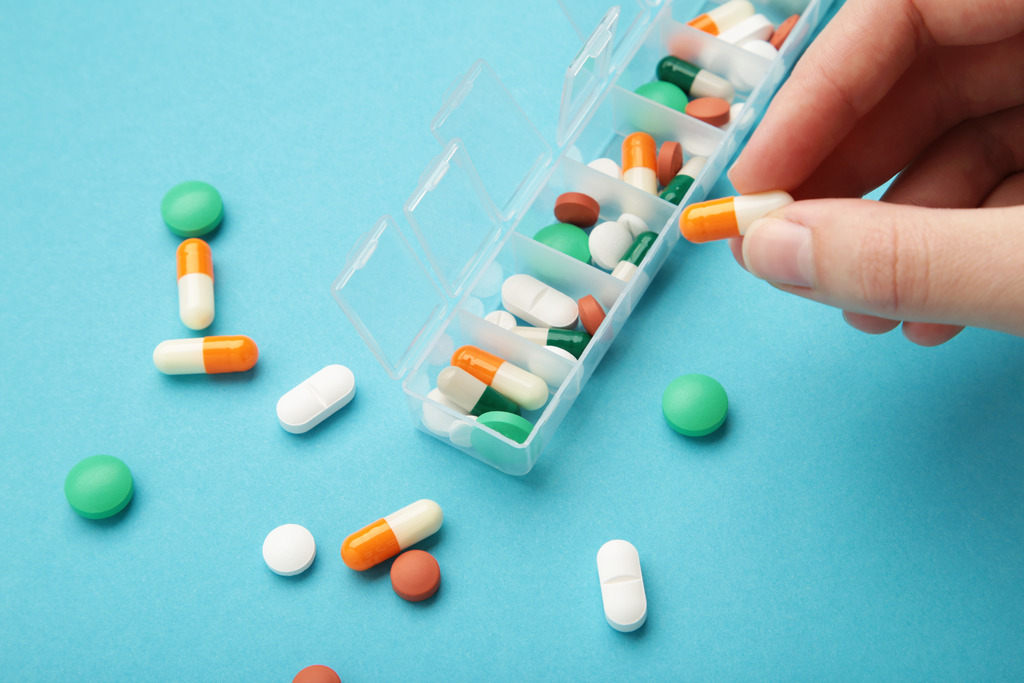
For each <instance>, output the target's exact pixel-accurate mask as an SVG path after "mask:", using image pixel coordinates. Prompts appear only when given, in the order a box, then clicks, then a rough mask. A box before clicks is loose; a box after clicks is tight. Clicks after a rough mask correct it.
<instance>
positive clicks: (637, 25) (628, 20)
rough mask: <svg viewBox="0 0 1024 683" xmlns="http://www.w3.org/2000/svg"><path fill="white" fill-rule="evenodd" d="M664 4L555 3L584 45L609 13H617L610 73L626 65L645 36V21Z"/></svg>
mask: <svg viewBox="0 0 1024 683" xmlns="http://www.w3.org/2000/svg"><path fill="white" fill-rule="evenodd" d="M663 3H664V0H623V1H622V2H621V3H620V4H619V5H614V6H609V5H605V4H603V3H599V2H594V0H558V4H559V6H561V8H562V12H563V13H565V16H566V18H567V19H568V20H569V23H570V24H572V27H573V30H575V31H576V34H577V35H578V36H579V37H580V40H581V41H582V42H584V43H585V42H587V39H588V38H589V37H590V36H591V35H592V34H593V32H594V28H595V27H596V26H598V25H599V24H600V23H601V22H602V21H603V20H604V18H605V16H606V15H607V14H608V12H609V11H611V10H612V9H617V10H618V13H619V19H618V29H617V31H616V34H615V36H614V40H613V41H612V45H611V47H612V52H611V54H612V55H613V62H614V65H613V69H614V67H617V66H618V65H620V64H622V63H623V62H624V61H625V59H626V58H627V56H628V54H629V53H630V52H631V50H632V47H633V46H634V45H635V44H636V41H637V40H638V39H639V38H640V35H641V34H642V33H643V32H644V28H645V27H646V25H647V23H648V22H647V20H648V17H649V16H650V15H651V13H652V12H654V11H656V10H657V8H658V7H660V6H661V5H662V4H663Z"/></svg>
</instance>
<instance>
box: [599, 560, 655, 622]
mask: <svg viewBox="0 0 1024 683" xmlns="http://www.w3.org/2000/svg"><path fill="white" fill-rule="evenodd" d="M597 573H598V576H599V577H600V579H601V600H602V601H603V602H604V616H605V619H607V620H608V623H609V624H610V625H611V627H612V628H613V629H615V630H616V631H623V632H627V633H628V632H629V631H635V630H637V629H638V628H640V627H641V626H643V625H644V622H645V621H646V620H647V595H646V594H645V593H644V577H643V575H642V574H641V573H640V555H639V553H637V551H636V548H634V547H633V544H632V543H630V542H629V541H622V540H615V541H608V542H607V543H605V544H604V545H603V546H601V549H600V550H598V551H597Z"/></svg>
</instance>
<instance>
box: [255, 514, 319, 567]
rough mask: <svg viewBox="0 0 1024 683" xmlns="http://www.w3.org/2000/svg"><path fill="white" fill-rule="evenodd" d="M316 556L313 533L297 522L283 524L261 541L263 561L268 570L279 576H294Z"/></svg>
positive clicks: (311, 562)
mask: <svg viewBox="0 0 1024 683" xmlns="http://www.w3.org/2000/svg"><path fill="white" fill-rule="evenodd" d="M315 557H316V541H314V540H313V534H311V533H309V530H308V529H306V527H304V526H299V525H298V524H283V525H281V526H279V527H277V528H276V529H274V530H273V531H271V532H270V533H269V534H267V538H266V539H265V540H264V541H263V561H264V562H266V563H267V566H268V567H270V571H272V572H274V573H275V574H280V575H281V576H295V575H296V574H301V573H302V572H304V571H306V570H307V569H309V566H310V565H311V564H313V558H315Z"/></svg>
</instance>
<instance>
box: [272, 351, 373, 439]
mask: <svg viewBox="0 0 1024 683" xmlns="http://www.w3.org/2000/svg"><path fill="white" fill-rule="evenodd" d="M355 395H356V378H355V376H353V374H352V371H351V370H349V369H348V368H346V367H345V366H344V365H328V366H327V367H325V368H323V369H322V370H319V371H318V372H317V373H316V374H314V375H313V376H312V377H309V378H308V379H306V380H305V381H304V382H302V384H300V385H298V386H297V387H294V388H293V389H290V390H289V391H288V392H287V393H286V394H285V395H284V396H282V397H281V398H280V399H278V401H277V420H278V422H280V423H281V426H282V427H283V428H284V430H285V431H288V432H291V433H292V434H302V433H304V432H308V431H309V430H310V429H312V428H313V427H316V426H317V425H318V424H320V423H321V422H323V421H324V420H326V419H327V418H329V417H330V416H331V415H334V413H336V412H338V411H339V410H341V409H342V408H344V407H345V406H346V405H348V403H349V401H351V400H352V397H353V396H355Z"/></svg>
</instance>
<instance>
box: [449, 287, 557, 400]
mask: <svg viewBox="0 0 1024 683" xmlns="http://www.w3.org/2000/svg"><path fill="white" fill-rule="evenodd" d="M570 301H571V299H570ZM573 305H575V302H573ZM452 365H453V366H455V367H457V368H462V369H463V370H465V371H466V372H468V373H469V374H471V375H473V376H474V377H476V378H477V379H478V380H480V381H481V382H483V383H485V384H489V385H490V386H491V387H493V388H494V389H496V390H497V391H498V392H500V393H501V394H502V395H504V396H505V397H506V398H510V399H512V400H513V401H515V402H516V403H517V404H519V405H520V406H521V407H522V408H523V409H525V410H537V409H538V408H540V407H541V406H543V405H544V404H545V403H547V400H548V385H547V382H545V381H544V380H542V379H541V378H540V377H538V376H537V375H535V374H533V373H532V372H527V371H526V370H523V369H522V368H521V367H519V366H518V365H514V364H512V363H509V362H508V361H506V360H505V359H504V358H499V357H498V356H495V355H494V354H493V353H488V352H486V351H484V350H483V349H481V348H478V347H476V346H463V347H461V348H459V349H457V350H456V351H455V353H454V354H453V355H452Z"/></svg>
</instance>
